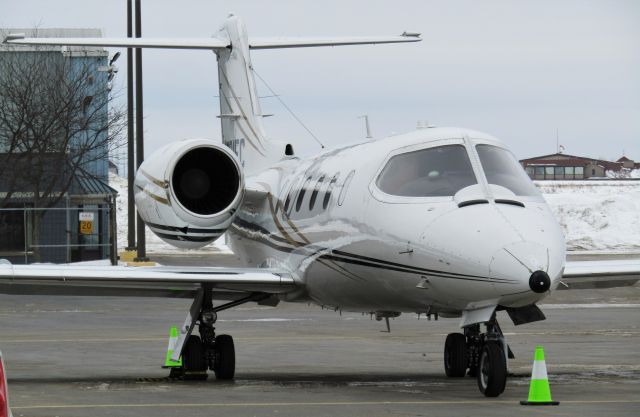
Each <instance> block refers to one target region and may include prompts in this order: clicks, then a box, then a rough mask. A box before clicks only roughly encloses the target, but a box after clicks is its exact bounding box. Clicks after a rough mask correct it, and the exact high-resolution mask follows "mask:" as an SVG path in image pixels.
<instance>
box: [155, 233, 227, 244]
mask: <svg viewBox="0 0 640 417" xmlns="http://www.w3.org/2000/svg"><path fill="white" fill-rule="evenodd" d="M155 234H156V235H158V236H159V237H161V238H163V239H169V240H179V241H185V242H211V241H212V240H215V239H217V238H219V237H220V235H213V236H183V235H170V234H168V233H159V232H155Z"/></svg>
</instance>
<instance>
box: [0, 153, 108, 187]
mask: <svg viewBox="0 0 640 417" xmlns="http://www.w3.org/2000/svg"><path fill="white" fill-rule="evenodd" d="M67 158H68V155H63V154H54V153H51V154H45V155H44V156H40V157H39V158H38V162H37V163H36V164H37V165H35V167H36V168H37V170H42V175H41V176H39V178H51V179H53V180H54V181H55V183H53V184H51V183H49V184H47V183H46V181H45V184H43V185H42V187H43V188H45V187H51V190H52V194H54V195H55V194H56V193H59V192H62V191H66V192H67V193H68V194H69V195H71V196H88V195H91V196H97V195H99V196H106V195H115V194H117V191H116V190H115V189H113V188H111V187H109V185H108V184H107V183H106V182H105V181H102V180H101V179H99V178H97V177H96V176H95V175H92V174H90V173H88V172H87V171H86V170H84V169H82V168H76V169H75V172H74V174H73V178H70V175H71V172H72V171H74V170H73V169H71V166H70V164H69V161H68V159H67ZM0 163H2V164H3V165H5V166H11V169H7V170H6V171H3V173H2V175H0V194H3V193H6V192H8V191H12V192H14V193H16V196H24V195H25V193H31V195H32V190H33V187H32V186H30V183H31V181H35V180H36V178H34V177H30V176H29V175H28V174H24V175H20V174H18V173H21V172H23V173H28V172H34V171H35V170H32V167H34V165H33V164H34V163H33V162H31V161H29V160H28V159H27V158H22V157H21V155H20V154H13V155H8V154H6V153H0ZM65 165H66V167H67V168H68V169H65V168H64V167H65ZM36 172H37V171H36ZM69 181H71V184H70V185H69V186H68V188H67V184H69Z"/></svg>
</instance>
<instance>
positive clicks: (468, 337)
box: [444, 315, 514, 397]
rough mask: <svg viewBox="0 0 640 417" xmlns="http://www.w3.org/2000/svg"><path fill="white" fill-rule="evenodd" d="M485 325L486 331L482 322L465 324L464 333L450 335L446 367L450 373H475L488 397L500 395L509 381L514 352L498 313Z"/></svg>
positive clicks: (453, 374) (482, 390)
mask: <svg viewBox="0 0 640 417" xmlns="http://www.w3.org/2000/svg"><path fill="white" fill-rule="evenodd" d="M485 326H486V332H485V333H481V332H480V324H474V325H471V326H467V327H465V328H464V334H462V333H450V334H449V335H447V339H446V341H445V344H444V370H445V373H446V375H447V376H448V377H463V376H465V374H468V375H469V376H475V377H476V378H477V380H478V388H479V389H480V392H482V393H483V394H484V395H485V396H487V397H497V396H498V395H500V394H502V392H504V388H505V386H506V383H507V355H508V357H509V358H513V357H514V356H513V353H512V352H511V350H510V349H509V347H508V346H507V342H506V339H505V337H504V335H503V334H502V330H501V329H500V326H499V325H498V321H497V320H496V318H495V315H494V316H493V317H492V318H491V320H490V321H488V322H487V323H485ZM505 352H506V353H505Z"/></svg>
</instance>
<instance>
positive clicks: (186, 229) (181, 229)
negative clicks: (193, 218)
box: [144, 222, 224, 234]
mask: <svg viewBox="0 0 640 417" xmlns="http://www.w3.org/2000/svg"><path fill="white" fill-rule="evenodd" d="M144 223H145V224H146V225H147V226H149V227H153V228H154V229H160V230H168V231H170V232H181V233H220V234H222V233H224V229H198V228H195V227H189V226H185V227H177V226H167V225H164V224H156V223H151V222H144Z"/></svg>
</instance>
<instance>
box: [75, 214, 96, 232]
mask: <svg viewBox="0 0 640 417" xmlns="http://www.w3.org/2000/svg"><path fill="white" fill-rule="evenodd" d="M78 217H79V220H80V234H83V235H92V234H93V213H87V212H82V213H80V215H79V216H78Z"/></svg>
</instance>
